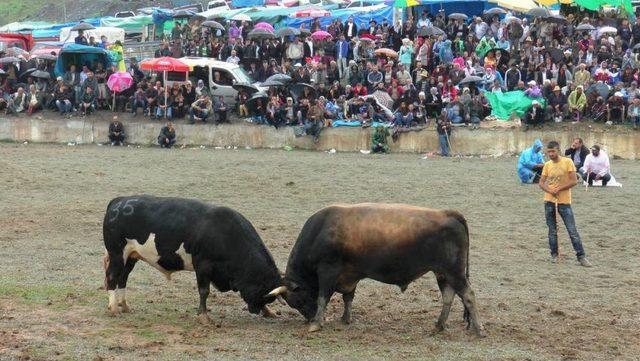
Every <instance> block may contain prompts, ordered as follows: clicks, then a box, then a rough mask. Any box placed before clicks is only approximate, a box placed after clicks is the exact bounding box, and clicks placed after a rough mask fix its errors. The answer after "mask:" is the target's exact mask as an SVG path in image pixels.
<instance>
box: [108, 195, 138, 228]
mask: <svg viewBox="0 0 640 361" xmlns="http://www.w3.org/2000/svg"><path fill="white" fill-rule="evenodd" d="M137 201H138V198H132V199H127V200H126V201H125V202H124V206H123V205H122V201H120V202H118V203H116V204H114V205H113V207H111V209H109V211H110V212H111V214H112V216H111V218H109V222H113V221H115V220H116V219H118V217H120V214H121V212H120V210H121V209H122V215H123V216H130V215H132V214H133V211H134V210H135V209H134V207H133V204H132V203H135V202H137Z"/></svg>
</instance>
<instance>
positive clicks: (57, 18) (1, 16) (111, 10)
mask: <svg viewBox="0 0 640 361" xmlns="http://www.w3.org/2000/svg"><path fill="white" fill-rule="evenodd" d="M195 2H201V0H200V1H199V0H194V1H184V0H130V1H129V0H127V1H125V0H38V1H33V2H31V1H24V0H0V25H4V24H7V23H11V22H14V21H24V20H41V21H52V22H64V21H65V7H66V18H67V20H68V21H73V20H79V19H82V18H88V17H95V16H107V15H113V14H115V13H116V12H118V11H123V10H135V9H139V8H143V7H148V6H169V7H171V6H172V5H173V3H175V5H184V4H188V3H195ZM65 5H66V6H65Z"/></svg>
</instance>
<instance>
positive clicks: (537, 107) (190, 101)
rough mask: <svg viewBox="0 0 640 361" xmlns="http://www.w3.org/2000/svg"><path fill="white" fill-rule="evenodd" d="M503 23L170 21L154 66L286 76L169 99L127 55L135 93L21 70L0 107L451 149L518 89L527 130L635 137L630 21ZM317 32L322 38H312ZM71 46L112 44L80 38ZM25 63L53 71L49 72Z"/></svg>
mask: <svg viewBox="0 0 640 361" xmlns="http://www.w3.org/2000/svg"><path fill="white" fill-rule="evenodd" d="M504 13H505V14H484V15H479V16H474V17H471V18H468V19H465V18H464V17H465V16H464V15H462V16H460V15H461V14H455V15H456V16H453V15H452V14H449V15H448V16H447V15H446V14H444V13H443V12H440V13H437V14H430V13H428V12H422V13H419V14H413V15H412V13H411V12H409V16H408V18H407V19H406V20H405V21H403V22H400V21H399V22H397V23H396V24H392V23H390V22H388V21H386V20H384V21H383V22H381V23H377V22H376V21H371V22H370V23H369V24H356V23H354V20H353V19H352V18H350V19H348V20H347V21H346V22H344V23H343V22H340V21H337V20H336V21H333V22H331V23H330V24H328V26H321V22H320V20H319V19H316V20H314V21H312V22H310V23H308V24H303V25H301V26H300V28H299V29H296V30H297V32H300V34H301V35H300V36H287V37H282V38H280V37H276V36H266V37H252V36H251V32H252V30H253V23H251V22H247V21H242V22H236V21H230V22H228V23H227V24H226V26H224V30H223V29H216V28H211V27H205V26H202V21H203V20H201V19H197V18H194V19H191V20H189V21H188V22H186V23H184V24H182V25H181V24H176V26H175V28H174V29H173V30H172V31H171V36H170V37H169V38H168V39H167V40H166V41H165V42H163V44H162V45H161V46H160V47H159V49H158V50H157V51H156V54H155V55H156V57H160V56H171V57H176V58H179V57H183V56H200V57H210V58H214V59H217V60H220V61H225V62H229V63H234V64H239V65H240V66H242V67H243V68H244V69H245V70H246V72H247V74H248V75H249V76H250V77H251V78H253V79H254V80H255V81H257V82H264V81H265V80H268V79H269V78H270V77H272V76H274V75H278V74H282V75H285V76H286V77H287V78H289V79H288V80H287V81H283V82H282V84H278V83H275V84H273V86H271V87H269V90H268V91H267V94H265V95H264V98H260V99H257V100H255V99H252V97H255V95H252V94H249V93H248V92H246V91H244V90H241V91H239V92H238V95H237V97H236V99H235V100H236V103H235V104H231V105H229V104H226V103H225V101H224V98H223V97H216V96H212V95H211V94H210V88H209V87H208V86H205V85H204V83H203V82H201V81H198V83H197V84H195V85H194V84H192V83H191V82H186V83H182V84H180V83H174V84H173V85H172V86H171V87H170V89H165V85H164V84H163V83H162V79H161V77H160V76H158V75H157V74H150V73H145V72H142V71H141V70H140V69H139V67H138V62H137V61H136V59H133V58H132V59H129V61H128V65H127V71H128V72H129V73H131V75H132V77H133V78H134V85H133V86H132V87H131V88H129V89H128V90H126V91H124V92H121V93H117V94H116V95H115V99H113V98H112V94H111V93H110V92H109V91H108V89H107V88H106V85H105V83H106V79H108V77H109V75H110V73H112V72H115V71H117V68H116V67H115V66H114V67H112V68H110V69H106V68H105V67H104V66H102V64H101V63H94V64H77V65H71V66H70V67H69V68H68V69H67V71H66V72H65V74H64V75H63V76H61V77H57V78H52V80H51V81H49V80H47V79H45V78H39V77H33V76H29V75H28V74H27V76H26V77H24V78H22V77H21V74H24V73H23V72H24V69H20V68H21V67H23V65H22V64H26V63H21V64H20V65H16V64H4V65H3V66H2V67H3V73H2V74H0V109H4V110H5V112H6V113H7V114H15V113H20V112H26V113H28V114H32V113H33V112H34V111H38V110H41V109H51V110H57V111H58V112H60V113H61V114H64V115H66V116H72V114H79V115H88V114H90V113H92V112H94V111H96V110H103V109H109V108H111V110H113V111H118V112H125V111H126V112H130V113H131V114H133V116H136V115H137V114H138V110H139V109H141V110H142V114H143V115H144V116H148V117H151V118H167V119H174V120H175V119H180V118H184V117H186V118H187V119H188V120H189V122H190V123H195V122H207V121H214V122H216V123H219V122H227V121H229V113H235V114H237V115H238V116H240V117H247V118H248V119H251V120H252V121H253V122H256V123H261V124H270V125H273V126H276V127H279V126H285V125H293V126H299V127H300V128H301V129H302V130H303V131H304V132H305V133H306V134H310V135H312V136H313V137H314V138H316V139H317V138H318V136H319V134H320V131H321V129H322V128H324V127H328V126H332V124H333V123H334V122H336V121H344V122H358V124H360V125H362V126H370V125H374V124H375V125H381V124H382V125H386V126H393V127H395V129H398V128H410V127H415V126H428V125H429V124H430V122H431V121H432V120H433V121H434V123H435V125H436V127H437V129H438V132H439V134H440V135H442V136H444V138H446V139H441V143H443V142H447V143H448V138H449V136H450V132H451V126H456V125H464V124H466V125H470V126H477V125H478V124H479V123H480V122H481V121H482V120H483V119H484V118H485V117H486V116H488V115H489V114H490V113H491V105H490V103H489V101H488V99H487V97H486V96H485V92H489V93H503V92H508V91H513V90H522V91H523V92H524V94H526V96H528V97H530V98H532V99H534V100H533V102H532V107H531V108H530V109H529V110H528V111H526V113H525V114H524V115H523V116H522V121H523V122H524V124H525V125H527V126H529V125H533V126H535V125H539V124H542V123H544V122H553V121H555V122H561V121H567V120H571V121H584V120H586V119H589V120H593V121H602V122H612V123H613V122H631V123H633V124H634V126H636V127H637V125H638V123H639V122H640V89H639V88H638V68H639V67H640V58H639V57H638V53H637V49H638V47H637V46H636V45H637V44H639V43H640V18H638V20H636V22H635V23H634V24H631V23H630V22H629V20H627V19H626V18H624V17H622V16H621V15H615V14H598V13H586V12H580V13H567V14H563V15H564V16H562V17H558V16H555V17H553V16H550V17H524V16H519V15H518V14H512V13H507V12H506V11H505V12H504ZM583 29H586V30H583ZM320 30H322V31H325V32H326V33H328V36H323V38H322V39H321V38H319V37H317V36H314V33H315V32H316V31H320ZM76 42H79V43H82V44H84V43H85V42H86V44H88V45H93V46H101V47H108V46H109V44H107V43H106V40H105V39H101V40H100V41H97V42H96V41H95V39H88V40H87V39H86V38H84V37H83V34H80V35H79V36H78V38H76ZM33 66H34V68H37V69H38V70H42V71H44V72H48V73H50V74H53V63H52V62H51V61H40V62H38V63H36V64H33ZM23 79H24V81H25V82H24V83H21V81H22V80H23ZM165 92H166V94H167V95H168V96H165Z"/></svg>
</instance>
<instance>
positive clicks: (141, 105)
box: [131, 97, 147, 114]
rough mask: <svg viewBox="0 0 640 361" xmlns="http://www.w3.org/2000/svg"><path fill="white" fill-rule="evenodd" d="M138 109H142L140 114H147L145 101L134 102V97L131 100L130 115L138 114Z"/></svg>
mask: <svg viewBox="0 0 640 361" xmlns="http://www.w3.org/2000/svg"><path fill="white" fill-rule="evenodd" d="M138 108H142V112H143V114H145V113H146V112H147V100H146V99H142V100H136V98H135V97H134V98H133V99H132V100H131V113H133V114H138Z"/></svg>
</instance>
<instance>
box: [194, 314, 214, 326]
mask: <svg viewBox="0 0 640 361" xmlns="http://www.w3.org/2000/svg"><path fill="white" fill-rule="evenodd" d="M197 319H198V322H200V324H201V325H204V326H207V325H209V324H210V323H211V319H210V318H209V315H207V314H206V313H201V314H199V315H198V317H197Z"/></svg>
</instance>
